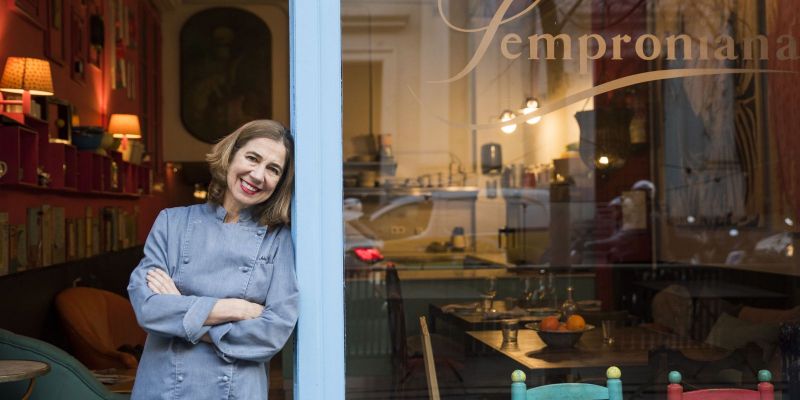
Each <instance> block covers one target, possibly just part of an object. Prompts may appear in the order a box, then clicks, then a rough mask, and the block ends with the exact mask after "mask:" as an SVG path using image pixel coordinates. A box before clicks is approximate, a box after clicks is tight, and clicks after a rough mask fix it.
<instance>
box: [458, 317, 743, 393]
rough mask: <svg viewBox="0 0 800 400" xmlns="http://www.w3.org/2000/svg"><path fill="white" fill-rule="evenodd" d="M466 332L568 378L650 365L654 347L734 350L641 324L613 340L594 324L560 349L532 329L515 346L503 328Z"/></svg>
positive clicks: (707, 356) (529, 365) (705, 357)
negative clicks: (580, 372)
mask: <svg viewBox="0 0 800 400" xmlns="http://www.w3.org/2000/svg"><path fill="white" fill-rule="evenodd" d="M467 335H469V336H470V337H472V338H474V339H475V340H477V341H478V342H480V343H482V344H484V345H485V346H487V347H489V348H491V349H493V350H494V351H496V352H498V353H500V354H502V355H504V356H506V357H508V358H510V359H511V360H513V361H515V362H516V363H517V364H519V365H520V366H522V367H524V368H525V369H527V370H528V371H540V372H544V373H545V374H546V375H550V376H552V375H558V376H564V377H566V378H565V379H566V380H569V376H570V371H571V370H574V369H581V368H605V367H610V366H617V367H626V366H647V365H648V362H649V355H650V352H651V351H652V350H655V349H672V350H678V351H680V352H681V353H682V354H683V355H684V356H686V357H688V358H691V359H693V360H697V361H701V362H704V361H707V362H711V361H715V360H719V359H722V358H725V357H726V356H728V355H729V354H730V353H731V351H730V350H726V349H721V348H718V347H714V346H712V345H709V344H706V343H703V342H697V341H695V340H693V339H691V338H688V337H683V336H678V335H674V334H669V333H664V332H660V331H657V330H653V329H650V328H646V327H641V326H631V327H621V328H617V329H615V331H614V334H613V338H614V341H613V343H611V344H607V343H605V342H604V340H603V333H602V330H601V329H599V328H594V329H591V330H588V331H586V332H584V333H583V335H582V336H581V338H580V340H579V341H578V342H577V343H576V345H575V346H574V347H569V348H559V349H556V348H550V347H548V346H547V345H546V344H545V343H544V342H543V341H542V339H541V338H540V337H539V335H538V334H537V332H536V331H534V330H533V329H526V328H520V329H519V332H518V335H517V345H516V346H508V345H505V346H504V345H503V335H502V332H501V331H500V330H483V331H468V332H467Z"/></svg>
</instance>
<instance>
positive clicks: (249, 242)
mask: <svg viewBox="0 0 800 400" xmlns="http://www.w3.org/2000/svg"><path fill="white" fill-rule="evenodd" d="M292 148H293V146H292V139H291V137H290V136H289V133H288V131H287V130H286V129H285V128H284V127H283V126H282V125H281V124H279V123H277V122H274V121H269V120H257V121H252V122H249V123H247V124H245V125H243V126H242V127H240V128H239V129H237V130H236V131H234V132H233V133H231V134H230V135H228V136H226V137H225V138H223V139H222V140H221V141H220V142H219V143H217V144H216V145H215V146H214V148H213V149H212V151H211V153H209V154H208V155H207V160H208V162H209V166H210V169H211V175H212V182H211V185H210V186H209V202H208V203H206V204H198V205H193V206H189V207H177V208H170V209H166V210H163V211H162V212H161V213H160V214H159V216H158V219H156V222H155V224H154V225H153V229H152V230H151V231H150V235H149V236H148V238H147V242H146V243H145V248H144V258H142V260H141V262H140V263H139V265H138V266H137V267H136V269H135V270H134V272H133V273H132V274H131V279H130V284H129V285H128V293H129V294H130V299H131V303H132V304H133V307H134V310H135V312H136V317H137V320H138V321H139V324H140V325H141V326H142V327H143V328H144V329H145V330H146V331H147V332H148V333H149V335H148V337H147V342H146V343H145V349H144V353H143V354H142V360H141V362H140V364H139V365H140V366H141V369H139V370H138V371H137V379H136V384H135V386H134V389H133V395H132V398H133V399H161V398H170V399H176V398H178V399H203V398H212V397H213V398H220V397H222V398H244V399H250V398H266V397H267V393H266V390H267V388H268V387H269V385H268V383H267V374H266V371H265V370H266V367H265V364H266V363H267V362H269V360H270V359H271V358H272V356H273V355H275V354H276V353H277V352H279V351H280V350H281V348H282V347H283V345H284V343H286V340H287V339H288V338H289V335H290V334H291V332H292V330H293V329H294V325H295V322H296V321H297V301H298V289H297V282H296V279H295V275H294V247H293V244H292V239H291V233H290V230H289V229H288V228H286V225H287V224H288V223H289V204H290V203H291V193H292V192H291V187H292V180H293V167H292Z"/></svg>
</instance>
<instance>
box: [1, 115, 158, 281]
mask: <svg viewBox="0 0 800 400" xmlns="http://www.w3.org/2000/svg"><path fill="white" fill-rule="evenodd" d="M29 122H31V123H29ZM38 122H39V121H36V120H35V119H33V120H30V121H28V120H26V125H25V126H0V160H2V161H4V162H5V163H6V164H7V171H6V174H5V175H4V176H2V177H0V276H3V275H8V274H13V273H18V272H23V271H28V270H33V269H38V268H42V267H48V266H52V265H60V264H63V263H65V262H70V261H79V260H82V259H88V258H91V257H96V256H98V255H101V254H104V253H107V252H114V251H120V250H123V249H127V248H131V247H133V246H137V245H140V244H141V243H142V241H143V236H142V235H140V230H143V229H147V226H148V225H149V224H148V223H145V222H144V221H142V218H141V217H142V216H144V217H145V218H144V219H145V220H148V222H152V221H150V218H149V217H150V216H151V215H150V214H152V213H153V210H150V208H151V207H149V203H152V202H151V201H145V202H141V201H139V200H140V198H142V197H143V196H147V195H149V194H150V187H151V179H152V178H151V173H150V168H149V167H147V166H142V165H135V164H131V163H129V162H126V161H124V160H123V159H122V155H121V154H120V153H118V152H111V153H110V154H109V155H103V154H98V153H95V152H91V151H78V150H77V148H76V147H75V146H73V145H71V144H69V143H64V142H59V141H52V140H50V139H49V137H47V136H45V135H47V125H46V124H39V123H38ZM147 197H150V196H147ZM142 205H144V206H145V207H146V208H147V210H146V212H144V213H141V212H140V209H141V206H142Z"/></svg>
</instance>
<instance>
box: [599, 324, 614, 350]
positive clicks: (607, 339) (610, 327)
mask: <svg viewBox="0 0 800 400" xmlns="http://www.w3.org/2000/svg"><path fill="white" fill-rule="evenodd" d="M616 322H617V321H614V320H611V319H604V320H602V321H600V326H601V327H602V328H603V343H604V344H609V345H610V344H614V327H615V326H616Z"/></svg>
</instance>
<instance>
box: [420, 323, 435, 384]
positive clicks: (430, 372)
mask: <svg viewBox="0 0 800 400" xmlns="http://www.w3.org/2000/svg"><path fill="white" fill-rule="evenodd" d="M419 329H420V332H422V358H423V359H424V360H425V377H426V378H428V398H429V399H430V400H439V381H438V380H437V379H436V363H435V361H434V360H435V359H434V358H433V348H431V334H430V332H428V322H427V320H426V319H425V317H419Z"/></svg>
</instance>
